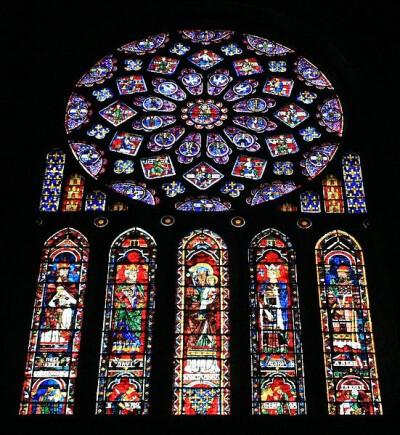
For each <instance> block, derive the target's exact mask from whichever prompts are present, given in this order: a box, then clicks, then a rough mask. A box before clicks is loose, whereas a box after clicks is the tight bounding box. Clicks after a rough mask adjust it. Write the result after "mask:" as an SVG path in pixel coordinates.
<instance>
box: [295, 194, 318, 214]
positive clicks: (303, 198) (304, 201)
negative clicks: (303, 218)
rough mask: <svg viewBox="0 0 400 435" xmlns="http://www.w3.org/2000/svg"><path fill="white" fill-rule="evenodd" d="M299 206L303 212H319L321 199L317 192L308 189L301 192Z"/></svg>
mask: <svg viewBox="0 0 400 435" xmlns="http://www.w3.org/2000/svg"><path fill="white" fill-rule="evenodd" d="M300 208H301V211H302V212H303V213H321V201H320V199H319V195H318V193H316V192H311V191H310V190H307V191H306V192H303V193H301V194H300Z"/></svg>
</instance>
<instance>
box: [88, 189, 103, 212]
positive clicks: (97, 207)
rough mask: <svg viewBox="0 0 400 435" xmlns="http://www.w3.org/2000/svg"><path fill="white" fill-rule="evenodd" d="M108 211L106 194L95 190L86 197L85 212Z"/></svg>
mask: <svg viewBox="0 0 400 435" xmlns="http://www.w3.org/2000/svg"><path fill="white" fill-rule="evenodd" d="M105 209H106V194H105V193H103V192H101V191H100V190H94V191H93V192H89V193H88V194H87V195H86V202H85V211H104V210H105Z"/></svg>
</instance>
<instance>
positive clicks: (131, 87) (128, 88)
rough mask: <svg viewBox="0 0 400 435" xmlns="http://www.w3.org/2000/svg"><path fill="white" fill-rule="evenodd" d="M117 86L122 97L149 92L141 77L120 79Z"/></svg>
mask: <svg viewBox="0 0 400 435" xmlns="http://www.w3.org/2000/svg"><path fill="white" fill-rule="evenodd" d="M116 84H117V89H118V92H119V94H120V95H127V94H137V93H139V92H145V91H147V86H146V82H145V81H144V78H143V76H141V75H131V76H125V77H119V78H117V80H116Z"/></svg>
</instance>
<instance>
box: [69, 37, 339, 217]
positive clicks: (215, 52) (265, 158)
mask: <svg viewBox="0 0 400 435" xmlns="http://www.w3.org/2000/svg"><path fill="white" fill-rule="evenodd" d="M343 123H344V116H343V111H342V105H341V102H340V99H339V97H338V96H337V94H336V92H335V90H334V86H333V84H332V82H331V81H330V80H329V78H328V77H327V76H325V74H324V73H323V72H322V71H320V70H319V68H318V67H317V66H315V65H314V64H312V63H311V62H310V61H309V60H308V59H306V58H304V57H303V56H301V55H300V54H298V53H296V52H295V51H294V50H292V49H291V48H289V47H286V46H284V45H282V44H280V43H278V42H275V41H272V40H270V39H267V38H265V37H260V36H255V35H251V34H246V33H241V32H234V31H231V30H181V31H176V32H175V31H174V32H168V33H160V34H157V35H152V36H147V37H144V38H142V39H138V40H135V41H132V42H129V43H127V44H124V45H122V46H121V47H119V48H118V49H117V50H115V51H114V52H113V54H109V55H107V56H105V57H103V58H101V59H100V60H99V61H98V62H96V63H95V64H94V65H93V66H92V67H91V68H90V66H89V68H88V69H87V72H84V74H83V75H82V77H81V79H80V80H79V81H78V82H77V83H76V85H75V88H74V90H73V92H72V93H71V95H70V98H69V100H68V102H67V107H66V115H65V130H66V132H67V134H68V138H69V140H68V143H69V147H70V151H71V152H72V154H73V156H74V158H75V159H77V160H78V162H79V164H80V165H81V166H82V168H83V169H84V170H85V172H87V173H88V174H89V175H90V176H91V177H93V178H95V179H96V180H98V181H99V182H100V183H102V185H105V186H108V187H111V188H112V189H114V190H115V191H116V192H118V193H119V194H121V195H124V196H125V197H128V198H129V199H128V201H130V200H134V201H142V202H144V203H146V204H148V205H152V206H156V205H158V204H159V203H163V204H164V203H165V204H168V203H170V204H172V206H174V207H175V208H176V209H177V210H178V211H180V212H181V211H183V212H205V211H207V212H224V211H225V212H226V211H229V210H230V209H231V208H232V207H234V208H235V209H237V208H238V206H242V207H247V205H250V206H256V205H259V204H263V203H265V202H269V201H271V200H274V199H276V198H279V197H281V196H283V195H287V194H289V193H290V192H292V191H293V190H296V189H297V188H298V187H299V186H300V185H301V186H303V185H304V184H305V183H307V182H308V181H309V180H312V179H313V178H315V177H316V176H318V175H319V174H320V172H321V171H323V170H324V168H325V167H326V166H327V165H328V164H329V163H330V162H331V160H332V159H333V157H334V155H335V152H336V150H337V149H338V148H339V147H340V145H341V140H342V139H341V137H342V132H343V127H344V124H343ZM282 176H283V177H284V181H282V178H281V177H282ZM205 191H207V192H205ZM204 193H207V196H205V195H204ZM221 194H222V195H223V196H222V197H221ZM183 195H185V196H183ZM246 204H247V205H246Z"/></svg>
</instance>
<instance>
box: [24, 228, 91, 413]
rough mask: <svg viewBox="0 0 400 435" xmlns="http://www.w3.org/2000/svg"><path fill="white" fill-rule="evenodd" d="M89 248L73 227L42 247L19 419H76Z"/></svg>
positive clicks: (64, 230) (50, 239) (54, 236)
mask: <svg viewBox="0 0 400 435" xmlns="http://www.w3.org/2000/svg"><path fill="white" fill-rule="evenodd" d="M88 255H89V246H88V242H87V240H86V238H85V237H84V236H83V235H82V234H81V233H79V232H78V231H76V230H74V229H72V228H66V229H63V230H61V231H59V232H58V233H56V234H54V235H53V236H52V237H50V238H49V239H48V240H47V241H46V243H45V245H44V248H43V254H42V263H41V265H40V271H39V278H38V285H37V290H36V297H35V303H34V313H33V320H32V326H31V332H30V338H29V346H28V357H27V362H26V369H25V380H24V385H23V392H22V399H21V406H20V414H22V415H27V414H72V413H73V409H74V396H75V381H76V376H77V366H78V356H79V347H80V341H81V327H82V317H83V308H84V296H85V290H86V274H87V266H88Z"/></svg>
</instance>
